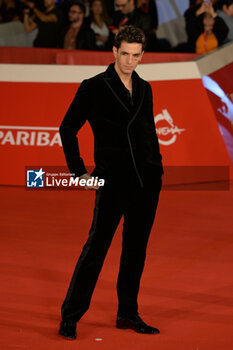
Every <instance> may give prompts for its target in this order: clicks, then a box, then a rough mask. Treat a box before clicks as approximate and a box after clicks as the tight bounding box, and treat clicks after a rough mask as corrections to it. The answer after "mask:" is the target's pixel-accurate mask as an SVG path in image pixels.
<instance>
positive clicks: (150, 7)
mask: <svg viewBox="0 0 233 350" xmlns="http://www.w3.org/2000/svg"><path fill="white" fill-rule="evenodd" d="M136 6H137V8H139V9H140V10H141V11H142V12H144V13H146V14H148V15H149V16H150V18H151V22H152V26H153V29H157V27H158V11H157V5H156V1H155V0H137V2H136Z"/></svg>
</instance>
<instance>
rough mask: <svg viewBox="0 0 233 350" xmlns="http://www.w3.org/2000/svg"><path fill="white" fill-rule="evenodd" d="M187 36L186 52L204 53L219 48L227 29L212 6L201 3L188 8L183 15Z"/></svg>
mask: <svg viewBox="0 0 233 350" xmlns="http://www.w3.org/2000/svg"><path fill="white" fill-rule="evenodd" d="M184 17H185V22H186V32H187V35H188V45H187V51H189V52H197V53H204V52H209V51H211V50H213V49H215V48H217V47H219V46H221V45H222V44H223V42H224V40H225V39H226V37H227V34H228V27H227V25H226V24H225V22H224V21H223V20H222V18H220V17H219V16H218V15H217V13H216V11H215V9H214V7H213V4H212V3H211V2H210V3H209V4H207V3H206V2H205V1H202V2H201V3H200V4H198V5H195V6H194V7H193V8H189V9H188V10H187V11H186V12H185V14H184Z"/></svg>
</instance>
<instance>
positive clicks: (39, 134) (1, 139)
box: [0, 125, 62, 147]
mask: <svg viewBox="0 0 233 350" xmlns="http://www.w3.org/2000/svg"><path fill="white" fill-rule="evenodd" d="M0 145H2V146H4V145H11V146H38V147H43V146H61V145H62V144H61V139H60V135H59V132H58V128H57V127H42V126H15V125H10V126H7V125H0Z"/></svg>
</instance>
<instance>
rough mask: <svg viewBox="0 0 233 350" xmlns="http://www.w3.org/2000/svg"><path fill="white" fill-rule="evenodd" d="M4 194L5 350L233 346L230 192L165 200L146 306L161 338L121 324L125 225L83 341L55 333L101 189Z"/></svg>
mask: <svg viewBox="0 0 233 350" xmlns="http://www.w3.org/2000/svg"><path fill="white" fill-rule="evenodd" d="M0 193H1V221H0V222H1V224H0V225H1V244H0V260H1V264H0V279H1V287H0V291H1V297H0V349H1V350H10V349H30V350H31V349H33V350H39V349H41V350H42V349H43V350H47V349H48V350H55V349H56V350H61V349H62V350H64V349H68V350H69V349H82V350H86V349H90V350H94V349H106V350H112V349H113V350H115V349H121V350H124V349H125V350H129V349H135V350H138V349H140V350H142V349H143V350H147V349H151V350H152V349H155V350H178V349H179V350H197V349H198V350H202V349H203V350H219V349H221V350H222V349H224V350H232V349H233V332H232V329H233V273H232V271H233V254H232V252H233V189H232V188H231V190H230V191H216V192H211V191H210V192H204V191H200V192H199V191H193V192H188V191H183V192H182V191H180V192H179V191H176V192H172V191H164V192H162V194H161V198H160V203H159V208H158V212H157V220H156V223H155V225H154V229H153V232H152V234H151V237H150V242H149V247H148V255H147V260H146V266H145V270H144V274H143V279H142V283H141V291H140V309H139V311H140V314H141V316H142V317H143V319H144V320H145V321H146V322H148V323H149V324H151V325H154V326H156V327H158V328H159V329H160V330H161V334H159V335H141V334H137V333H135V332H133V331H130V330H118V329H116V328H115V316H116V310H117V297H116V288H115V286H116V279H117V273H118V267H119V259H120V247H121V226H122V225H120V226H119V229H118V231H117V232H116V235H115V238H114V240H113V243H112V246H111V248H110V250H109V253H108V256H107V258H106V261H105V264H104V268H103V270H102V273H101V275H100V279H99V281H98V284H97V287H96V289H95V293H94V296H93V299H92V304H91V308H90V310H89V311H88V312H87V313H86V315H85V316H84V317H83V319H82V320H81V321H80V323H79V324H78V328H77V330H78V339H77V340H76V341H68V340H65V339H63V338H62V337H60V336H58V335H57V330H58V325H59V322H60V305H61V303H62V300H63V298H64V296H65V293H66V290H67V287H68V283H69V281H70V278H71V274H72V272H73V269H74V265H75V264H76V260H77V258H78V256H79V254H80V252H81V249H82V245H83V244H84V242H85V240H86V238H87V235H88V230H89V226H90V222H91V215H92V210H93V199H94V193H93V192H84V191H77V192H75V191H67V192H66V191H53V192H52V191H46V192H40V191H29V190H28V191H26V190H25V189H24V188H13V187H0ZM68 223H69V224H68Z"/></svg>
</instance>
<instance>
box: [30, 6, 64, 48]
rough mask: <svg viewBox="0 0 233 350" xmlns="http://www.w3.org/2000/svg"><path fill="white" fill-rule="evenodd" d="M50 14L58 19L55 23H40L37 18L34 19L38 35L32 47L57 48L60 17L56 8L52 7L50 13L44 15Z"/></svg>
mask: <svg viewBox="0 0 233 350" xmlns="http://www.w3.org/2000/svg"><path fill="white" fill-rule="evenodd" d="M51 14H55V15H56V17H57V19H58V21H57V22H42V21H41V20H40V19H39V18H38V17H36V18H35V19H34V22H35V23H36V24H37V27H38V34H37V37H36V39H35V40H34V43H33V45H34V47H51V48H53V47H57V43H58V33H59V29H60V25H61V20H62V16H61V12H60V10H59V9H58V8H57V7H54V8H53V9H52V10H51V11H49V12H47V13H46V15H51Z"/></svg>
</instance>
